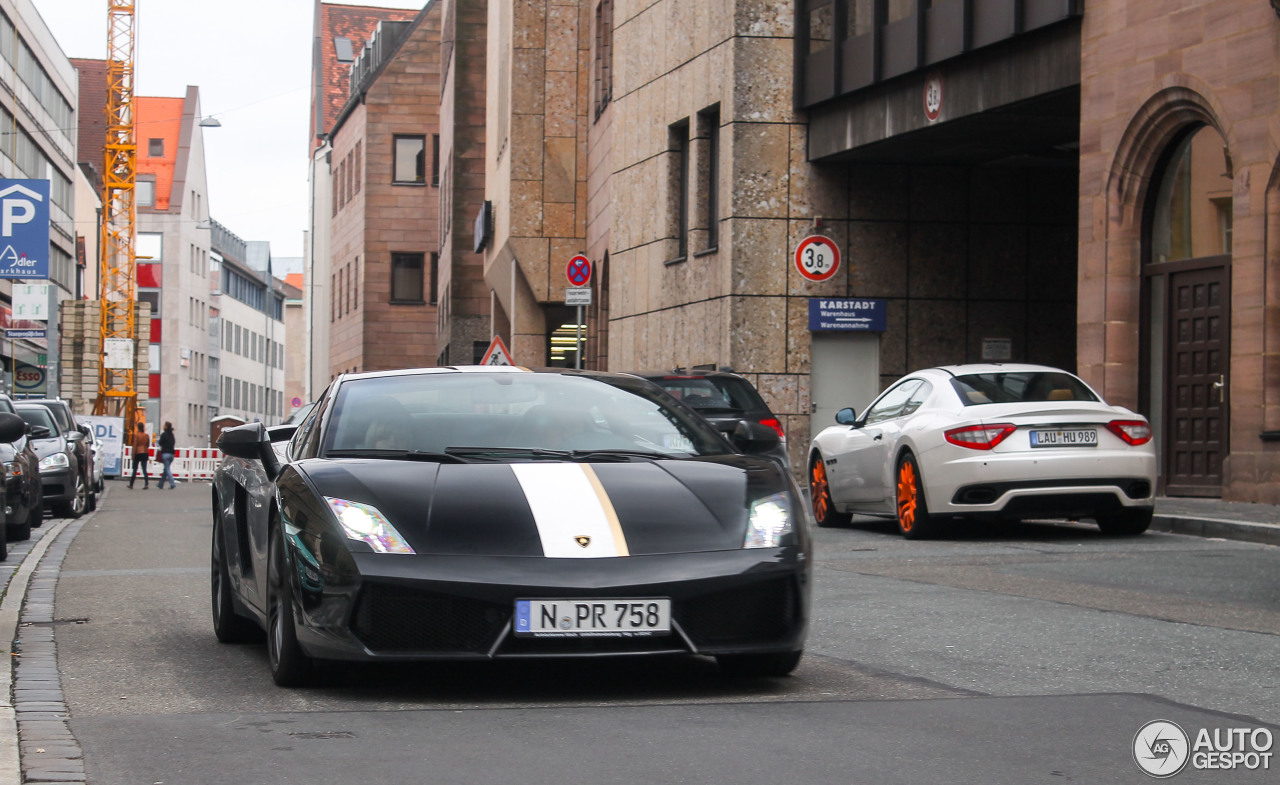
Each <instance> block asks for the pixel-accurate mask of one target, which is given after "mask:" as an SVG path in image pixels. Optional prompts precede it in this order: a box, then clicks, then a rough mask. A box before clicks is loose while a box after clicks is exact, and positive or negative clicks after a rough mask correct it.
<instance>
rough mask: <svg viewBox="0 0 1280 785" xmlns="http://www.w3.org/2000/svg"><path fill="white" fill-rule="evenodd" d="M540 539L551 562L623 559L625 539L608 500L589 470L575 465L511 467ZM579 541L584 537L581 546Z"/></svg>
mask: <svg viewBox="0 0 1280 785" xmlns="http://www.w3.org/2000/svg"><path fill="white" fill-rule="evenodd" d="M511 471H512V472H513V473H514V474H515V475H516V480H517V481H518V482H519V483H520V487H521V489H523V490H524V497H525V500H526V501H528V502H529V509H530V510H531V511H532V512H533V520H534V522H535V523H536V524H537V526H538V537H539V538H540V539H541V540H542V554H543V555H544V556H547V557H549V558H555V559H592V558H605V557H610V556H627V555H628V551H627V541H626V539H625V538H624V537H623V536H622V528H621V527H620V526H619V525H618V516H617V514H616V513H615V512H614V510H613V504H612V503H610V501H609V496H608V495H607V494H606V493H605V492H604V488H603V486H601V485H600V482H599V480H598V479H596V477H595V472H594V471H592V470H591V467H590V466H587V465H585V464H579V463H513V464H511ZM579 538H588V539H587V544H586V546H585V547H584V546H583V545H581V544H580V543H579Z"/></svg>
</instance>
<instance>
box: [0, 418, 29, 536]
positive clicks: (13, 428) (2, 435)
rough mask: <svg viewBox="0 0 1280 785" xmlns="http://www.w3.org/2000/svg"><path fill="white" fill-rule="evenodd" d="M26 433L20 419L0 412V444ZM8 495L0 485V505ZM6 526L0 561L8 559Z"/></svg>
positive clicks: (12, 440) (15, 439)
mask: <svg viewBox="0 0 1280 785" xmlns="http://www.w3.org/2000/svg"><path fill="white" fill-rule="evenodd" d="M26 432H27V424H26V423H24V422H23V421H22V418H21V417H19V416H17V415H15V414H10V413H9V412H6V411H0V444H8V443H11V442H16V441H18V440H20V439H22V438H23V437H24V436H25V435H26ZM7 496H8V494H7V493H6V492H5V489H4V485H3V484H0V505H4V504H6V503H7V501H8V499H7ZM8 529H9V527H8V526H5V527H3V528H0V561H3V560H4V559H7V558H8V557H9V543H8V538H7V537H6V536H5V535H6V534H7V533H8Z"/></svg>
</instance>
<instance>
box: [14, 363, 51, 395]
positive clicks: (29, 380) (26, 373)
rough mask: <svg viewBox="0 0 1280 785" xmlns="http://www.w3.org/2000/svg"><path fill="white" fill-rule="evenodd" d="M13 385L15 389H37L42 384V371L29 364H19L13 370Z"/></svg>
mask: <svg viewBox="0 0 1280 785" xmlns="http://www.w3.org/2000/svg"><path fill="white" fill-rule="evenodd" d="M13 386H14V389H17V390H39V389H40V388H41V387H43V386H44V371H43V370H41V369H40V368H36V367H34V366H31V365H20V366H18V368H17V369H16V370H15V371H14V372H13Z"/></svg>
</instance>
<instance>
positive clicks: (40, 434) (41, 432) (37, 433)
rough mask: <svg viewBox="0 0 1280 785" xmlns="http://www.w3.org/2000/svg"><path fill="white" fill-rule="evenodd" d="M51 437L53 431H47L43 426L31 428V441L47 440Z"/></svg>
mask: <svg viewBox="0 0 1280 785" xmlns="http://www.w3.org/2000/svg"><path fill="white" fill-rule="evenodd" d="M52 435H53V431H51V430H49V428H48V426H45V425H32V426H31V438H32V439H48V438H49V437H50V436H52Z"/></svg>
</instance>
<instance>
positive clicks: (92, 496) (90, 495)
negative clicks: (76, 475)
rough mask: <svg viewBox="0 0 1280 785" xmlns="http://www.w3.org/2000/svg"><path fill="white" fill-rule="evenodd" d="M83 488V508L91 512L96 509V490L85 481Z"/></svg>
mask: <svg viewBox="0 0 1280 785" xmlns="http://www.w3.org/2000/svg"><path fill="white" fill-rule="evenodd" d="M85 488H86V491H85V501H84V509H85V512H93V511H94V510H96V509H98V492H97V491H95V490H93V486H92V484H91V483H85Z"/></svg>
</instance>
